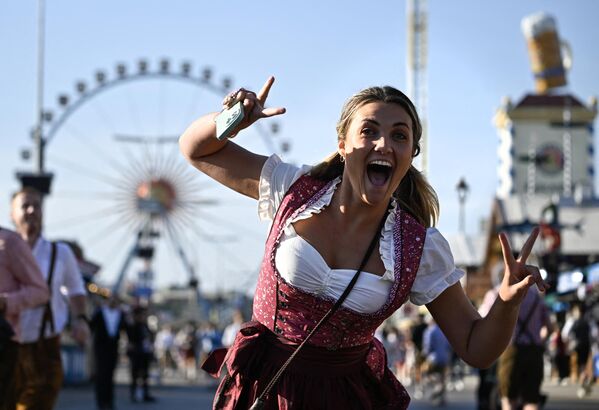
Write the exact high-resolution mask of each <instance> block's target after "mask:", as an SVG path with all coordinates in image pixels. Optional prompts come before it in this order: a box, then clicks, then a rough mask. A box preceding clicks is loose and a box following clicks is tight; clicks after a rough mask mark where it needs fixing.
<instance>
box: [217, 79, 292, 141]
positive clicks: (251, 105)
mask: <svg viewBox="0 0 599 410" xmlns="http://www.w3.org/2000/svg"><path fill="white" fill-rule="evenodd" d="M274 82H275V78H274V77H273V76H270V77H269V78H268V79H267V80H266V82H265V83H264V85H263V86H262V89H261V90H260V91H259V92H258V94H256V93H255V92H253V91H249V90H246V89H245V88H240V89H238V90H237V91H233V92H232V93H230V94H229V95H227V96H226V97H225V99H224V100H223V108H224V109H226V108H230V107H232V106H233V105H234V104H236V103H237V102H238V101H242V103H243V110H244V118H243V120H242V121H241V123H240V124H239V126H238V127H237V129H236V130H235V133H234V134H236V133H238V132H239V131H241V130H242V129H244V128H247V127H249V126H250V125H252V124H253V123H254V122H256V121H258V120H259V119H260V118H267V117H273V116H275V115H281V114H284V113H285V108H283V107H279V108H265V107H264V106H265V104H266V99H267V98H268V93H269V92H270V88H271V87H272V85H273V83H274Z"/></svg>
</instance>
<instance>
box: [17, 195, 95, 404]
mask: <svg viewBox="0 0 599 410" xmlns="http://www.w3.org/2000/svg"><path fill="white" fill-rule="evenodd" d="M11 205H12V207H11V218H12V220H13V222H14V224H15V226H16V230H17V232H18V233H19V234H20V235H21V238H23V240H25V242H27V243H28V244H29V246H30V248H31V249H32V252H33V256H34V257H35V260H36V261H37V264H38V266H39V267H40V270H41V273H42V275H43V276H44V279H45V280H46V282H47V284H48V289H49V291H50V300H49V302H48V303H47V304H46V305H45V306H43V307H37V308H32V309H27V310H25V311H23V312H22V313H21V317H20V320H19V325H20V328H21V330H22V332H21V334H20V337H19V354H18V360H17V371H16V375H15V378H16V402H17V405H18V409H19V410H29V409H41V410H46V409H52V408H54V405H55V403H56V400H57V398H58V394H59V392H60V388H61V387H62V381H63V378H64V372H63V368H62V358H61V354H60V335H61V333H62V332H63V330H64V329H65V327H66V325H67V322H68V321H69V313H70V317H71V322H70V327H71V336H72V337H73V339H74V340H75V341H76V342H77V343H79V344H80V345H81V346H83V345H84V344H85V343H86V342H87V340H88V339H89V327H88V323H87V322H88V319H87V316H86V293H85V287H84V284H83V278H82V277H81V273H80V272H79V268H78V266H77V261H76V259H75V256H74V255H73V252H72V251H71V248H70V247H69V246H68V245H66V244H63V243H56V242H50V241H48V240H47V239H46V238H44V237H43V236H42V221H43V215H42V195H41V194H40V193H39V192H38V191H36V190H34V189H32V188H27V187H25V188H23V189H21V190H20V191H18V192H16V193H15V194H14V195H13V197H12V202H11ZM63 292H65V293H66V295H67V297H66V298H65V297H64V296H63Z"/></svg>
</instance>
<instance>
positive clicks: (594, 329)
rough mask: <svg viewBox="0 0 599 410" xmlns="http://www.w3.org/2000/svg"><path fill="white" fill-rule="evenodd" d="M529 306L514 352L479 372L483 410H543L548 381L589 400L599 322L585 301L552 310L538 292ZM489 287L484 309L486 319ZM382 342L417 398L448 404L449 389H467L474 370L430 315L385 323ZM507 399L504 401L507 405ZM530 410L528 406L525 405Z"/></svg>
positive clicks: (597, 368) (598, 363) (597, 369)
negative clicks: (467, 379)
mask: <svg viewBox="0 0 599 410" xmlns="http://www.w3.org/2000/svg"><path fill="white" fill-rule="evenodd" d="M529 292H530V295H529V296H528V300H525V302H523V307H522V308H521V311H520V315H519V320H518V322H517V326H516V329H515V331H514V335H513V338H512V342H511V343H510V345H509V346H508V348H507V349H506V350H505V351H504V352H503V353H502V355H501V356H500V357H499V358H498V360H497V361H496V362H495V363H494V364H493V365H492V366H491V367H490V368H488V369H480V370H478V371H477V373H478V377H479V384H478V389H477V396H476V399H477V403H478V409H479V410H488V409H495V408H503V409H518V408H525V409H538V408H540V407H542V404H543V403H544V402H545V401H546V400H547V399H548V397H547V395H546V394H544V393H543V392H542V389H541V386H542V383H543V382H545V383H552V384H554V385H569V384H572V385H576V386H578V387H577V395H578V397H580V398H583V397H587V396H588V395H589V394H590V393H591V391H592V388H593V386H594V385H595V384H596V381H597V377H598V376H599V374H598V373H599V322H598V321H597V319H596V318H595V317H594V315H593V314H592V310H593V309H594V307H593V306H587V305H585V302H584V301H574V302H572V303H570V304H566V305H565V306H566V308H565V309H560V310H558V311H554V310H552V309H550V308H549V307H548V306H547V304H546V303H545V301H544V299H543V298H542V297H541V296H540V295H539V294H538V293H537V292H536V291H535V290H534V289H533V290H529ZM495 297H496V289H491V290H490V291H489V292H488V294H487V296H486V297H485V299H484V300H483V302H482V303H481V305H480V306H479V311H480V312H481V314H483V315H485V314H486V313H487V309H489V305H488V303H489V301H493V300H494V298H495ZM376 337H377V338H379V340H381V342H382V343H383V345H384V346H385V349H386V351H387V358H388V364H389V367H390V368H391V369H392V370H393V372H394V373H395V375H396V376H397V378H398V379H399V380H400V381H401V382H402V383H403V384H404V385H406V386H412V387H413V391H414V396H415V397H416V398H424V399H426V400H430V402H431V403H433V404H436V405H442V404H443V403H445V400H446V395H445V393H446V391H449V390H461V389H463V388H464V376H465V375H467V374H474V370H475V369H472V368H470V367H469V366H467V365H466V364H465V363H464V362H463V361H462V360H460V359H459V357H458V356H456V354H455V352H454V351H453V349H452V348H451V345H450V344H449V343H448V342H447V339H446V338H445V337H444V336H443V334H442V332H440V331H439V327H438V326H437V325H436V324H435V322H434V320H433V318H432V317H431V316H430V315H428V314H425V313H419V314H416V315H411V316H410V317H409V318H405V317H404V318H402V319H401V320H397V319H395V320H389V321H386V322H385V323H384V324H383V325H382V326H381V327H380V328H379V329H378V330H377V334H376ZM502 401H503V403H502ZM524 406H525V407H524Z"/></svg>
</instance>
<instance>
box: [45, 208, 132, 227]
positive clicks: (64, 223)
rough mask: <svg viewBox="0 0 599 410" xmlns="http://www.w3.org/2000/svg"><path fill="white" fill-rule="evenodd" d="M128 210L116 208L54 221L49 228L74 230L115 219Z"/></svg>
mask: <svg viewBox="0 0 599 410" xmlns="http://www.w3.org/2000/svg"><path fill="white" fill-rule="evenodd" d="M127 211H128V209H120V210H119V209H115V208H114V207H109V208H103V209H101V210H99V211H94V212H90V213H88V214H84V215H77V216H72V217H69V218H65V219H63V220H59V221H52V224H51V225H50V226H49V228H52V229H60V228H61V227H63V228H64V227H68V228H72V227H73V226H74V225H78V226H81V225H85V224H89V223H92V222H98V220H99V219H105V218H109V217H115V216H118V215H120V214H122V213H125V212H127Z"/></svg>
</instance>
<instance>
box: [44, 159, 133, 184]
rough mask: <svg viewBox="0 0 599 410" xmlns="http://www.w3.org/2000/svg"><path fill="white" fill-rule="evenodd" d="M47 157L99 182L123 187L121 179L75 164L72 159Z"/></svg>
mask: <svg viewBox="0 0 599 410" xmlns="http://www.w3.org/2000/svg"><path fill="white" fill-rule="evenodd" d="M48 157H49V159H51V160H52V162H54V163H56V164H59V165H61V166H63V167H65V168H68V169H70V170H71V171H74V172H77V173H80V174H81V175H85V176H87V177H89V178H92V179H95V180H96V181H99V182H104V183H106V184H108V185H111V186H113V187H117V188H118V187H123V181H122V180H119V179H116V178H113V177H111V176H108V175H105V174H102V173H100V172H96V171H91V170H90V169H88V168H85V167H84V166H82V165H80V164H77V163H75V162H73V161H70V160H68V159H64V158H60V157H57V156H56V155H48Z"/></svg>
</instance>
